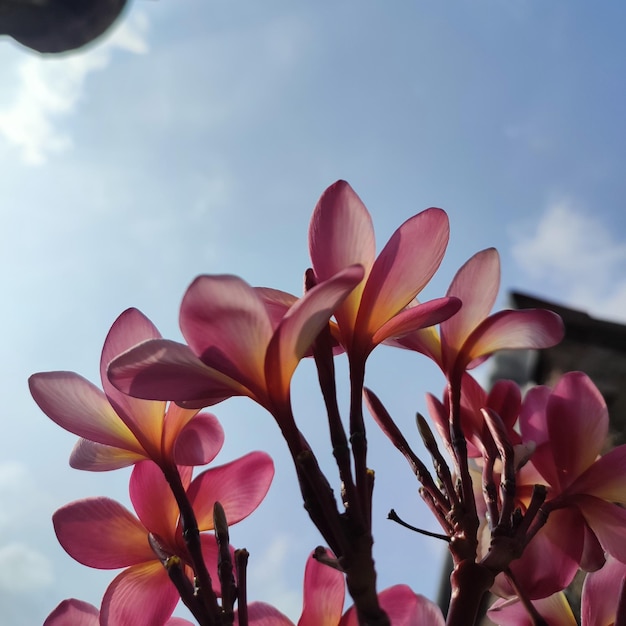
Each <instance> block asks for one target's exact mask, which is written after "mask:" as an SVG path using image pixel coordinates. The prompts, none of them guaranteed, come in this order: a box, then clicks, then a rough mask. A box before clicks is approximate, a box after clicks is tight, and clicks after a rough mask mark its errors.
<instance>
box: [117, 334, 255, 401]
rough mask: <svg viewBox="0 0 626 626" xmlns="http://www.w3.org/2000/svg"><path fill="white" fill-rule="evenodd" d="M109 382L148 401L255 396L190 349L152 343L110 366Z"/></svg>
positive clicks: (158, 341)
mask: <svg viewBox="0 0 626 626" xmlns="http://www.w3.org/2000/svg"><path fill="white" fill-rule="evenodd" d="M108 371H109V380H110V381H111V383H113V385H115V386H116V387H117V388H118V389H119V390H120V391H122V392H124V393H128V394H131V395H133V396H136V397H137V398H145V399H147V400H171V401H172V402H183V401H203V402H204V404H203V405H201V406H209V405H211V404H217V403H218V402H221V401H222V400H225V399H226V398H230V397H231V396H236V395H251V392H250V391H249V390H248V389H247V388H245V387H243V386H242V385H241V384H240V383H238V382H237V381H235V380H233V379H232V378H229V377H228V376H225V375H224V374H222V373H220V372H218V371H217V370H215V369H213V368H210V367H207V366H206V365H205V364H204V363H202V361H201V360H200V359H199V358H198V357H197V356H196V355H195V354H194V353H193V352H192V351H191V350H190V348H189V347H188V346H186V345H185V344H182V343H178V342H176V341H170V340H167V339H151V340H149V341H145V342H144V343H142V344H139V345H138V346H136V347H134V348H131V349H130V350H128V352H125V353H124V354H121V355H120V356H118V357H116V358H115V359H113V361H111V363H110V364H109V370H108Z"/></svg>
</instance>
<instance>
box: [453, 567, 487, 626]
mask: <svg viewBox="0 0 626 626" xmlns="http://www.w3.org/2000/svg"><path fill="white" fill-rule="evenodd" d="M493 581H494V576H493V574H492V573H491V572H490V571H489V570H488V569H487V568H485V567H483V566H482V565H479V564H478V563H475V562H473V561H469V560H465V561H461V562H460V563H458V564H457V565H456V566H455V568H454V571H453V572H452V574H451V575H450V583H451V585H452V596H451V597H450V607H449V608H448V616H447V619H446V626H471V625H473V624H475V623H476V619H477V617H478V611H479V609H480V606H481V603H482V600H483V596H484V595H485V593H486V592H487V591H489V588H490V587H491V585H493Z"/></svg>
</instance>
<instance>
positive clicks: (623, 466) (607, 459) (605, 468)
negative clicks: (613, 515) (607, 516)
mask: <svg viewBox="0 0 626 626" xmlns="http://www.w3.org/2000/svg"><path fill="white" fill-rule="evenodd" d="M566 493H583V494H589V495H590V496H596V497H597V498H601V499H602V500H606V501H608V502H619V503H620V504H622V505H626V445H622V446H618V447H617V448H613V450H611V451H609V452H607V453H606V454H605V455H604V456H603V457H601V458H599V459H597V460H596V461H595V463H593V465H591V467H590V468H589V469H588V470H587V471H586V472H584V473H583V474H582V475H581V476H580V477H579V478H578V479H576V480H575V481H574V482H573V483H572V484H571V485H570V487H569V488H568V489H567V490H566Z"/></svg>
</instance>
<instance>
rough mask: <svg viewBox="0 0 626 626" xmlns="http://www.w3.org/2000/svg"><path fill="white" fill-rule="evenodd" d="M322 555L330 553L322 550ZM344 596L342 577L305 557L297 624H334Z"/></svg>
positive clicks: (335, 571) (310, 625)
mask: <svg viewBox="0 0 626 626" xmlns="http://www.w3.org/2000/svg"><path fill="white" fill-rule="evenodd" d="M326 556H327V557H329V558H334V555H333V554H332V553H331V552H330V551H329V550H326ZM344 598H345V583H344V576H343V574H342V573H341V572H339V571H338V570H336V569H334V568H332V567H330V566H328V565H324V564H323V563H320V562H319V561H318V560H317V559H315V558H314V557H313V554H311V555H310V556H309V559H308V561H307V563H306V568H305V570H304V598H303V605H302V616H301V617H300V620H299V621H298V626H337V624H339V620H340V619H341V613H342V612H343V602H344Z"/></svg>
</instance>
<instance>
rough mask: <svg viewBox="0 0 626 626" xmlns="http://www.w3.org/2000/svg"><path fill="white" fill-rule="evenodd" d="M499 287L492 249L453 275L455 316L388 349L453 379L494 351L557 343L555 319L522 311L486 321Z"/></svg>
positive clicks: (451, 293)
mask: <svg viewBox="0 0 626 626" xmlns="http://www.w3.org/2000/svg"><path fill="white" fill-rule="evenodd" d="M499 287H500V257H499V255H498V251H497V250H496V249H495V248H488V249H487V250H483V251H482V252H478V253H477V254H475V255H474V256H473V257H472V258H471V259H469V261H467V262H466V263H465V265H463V267H461V268H460V269H459V271H458V272H457V273H456V275H455V277H454V279H453V281H452V283H451V285H450V287H449V289H448V292H447V295H448V296H456V297H457V298H460V300H461V301H462V302H463V306H462V307H461V310H460V311H459V312H458V313H457V314H456V315H454V316H453V317H451V318H449V319H447V320H445V321H443V322H442V323H441V324H440V331H439V333H437V331H436V329H434V328H432V327H431V328H425V329H422V330H418V331H416V332H414V333H412V334H410V335H406V336H404V337H402V338H400V339H398V340H396V341H394V345H400V346H401V347H404V348H409V349H411V350H416V351H418V352H422V353H423V354H425V355H426V356H429V357H430V358H431V359H432V360H433V361H435V363H437V364H438V365H439V367H440V368H441V369H442V371H443V372H444V373H445V374H447V375H448V377H450V376H455V377H459V376H461V374H462V372H463V371H464V370H465V369H466V368H468V367H474V366H476V365H478V364H479V363H481V362H482V361H484V360H485V359H486V358H487V357H488V356H489V355H491V354H492V353H493V352H496V351H497V350H515V349H539V348H548V347H550V346H553V345H555V344H557V343H558V342H559V341H561V339H562V338H563V332H564V331H563V323H562V321H561V318H560V317H559V316H558V315H556V313H553V312H551V311H545V310H541V309H528V310H522V311H512V310H511V311H499V312H498V313H494V314H493V315H489V313H490V312H491V309H492V308H493V305H494V303H495V301H496V296H497V294H498V290H499Z"/></svg>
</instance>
